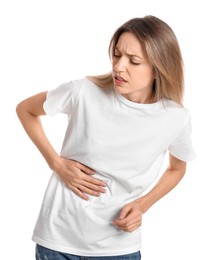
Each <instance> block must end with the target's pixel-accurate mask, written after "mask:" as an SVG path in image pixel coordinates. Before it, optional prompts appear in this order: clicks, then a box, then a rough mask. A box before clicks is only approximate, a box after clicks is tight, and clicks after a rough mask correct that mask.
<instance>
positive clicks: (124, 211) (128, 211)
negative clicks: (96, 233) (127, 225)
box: [119, 205, 131, 220]
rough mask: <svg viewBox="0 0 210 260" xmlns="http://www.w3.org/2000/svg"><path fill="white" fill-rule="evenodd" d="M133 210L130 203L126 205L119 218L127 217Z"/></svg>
mask: <svg viewBox="0 0 210 260" xmlns="http://www.w3.org/2000/svg"><path fill="white" fill-rule="evenodd" d="M130 211H131V206H130V205H126V206H125V207H123V208H122V210H121V212H120V215H119V219H120V220H121V219H124V218H126V216H127V215H128V214H129V213H130Z"/></svg>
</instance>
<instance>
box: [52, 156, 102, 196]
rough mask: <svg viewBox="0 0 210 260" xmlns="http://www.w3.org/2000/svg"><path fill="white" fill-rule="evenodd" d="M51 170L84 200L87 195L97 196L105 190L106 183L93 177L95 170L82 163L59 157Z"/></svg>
mask: <svg viewBox="0 0 210 260" xmlns="http://www.w3.org/2000/svg"><path fill="white" fill-rule="evenodd" d="M53 170H54V171H55V172H56V173H57V174H58V175H59V177H60V178H61V179H62V181H63V182H64V183H65V184H66V186H67V187H68V188H70V189H71V190H72V191H73V192H74V193H75V194H76V195H77V196H79V197H80V198H82V199H84V200H88V196H87V195H92V196H96V197H98V196H100V194H101V193H104V192H105V189H104V187H106V183H105V182H103V181H101V180H99V179H97V178H95V177H93V175H94V173H95V171H94V170H93V169H91V168H89V167H87V166H85V165H83V164H82V163H79V162H77V161H74V160H69V159H64V158H60V160H59V162H58V163H56V166H55V167H54V169H53Z"/></svg>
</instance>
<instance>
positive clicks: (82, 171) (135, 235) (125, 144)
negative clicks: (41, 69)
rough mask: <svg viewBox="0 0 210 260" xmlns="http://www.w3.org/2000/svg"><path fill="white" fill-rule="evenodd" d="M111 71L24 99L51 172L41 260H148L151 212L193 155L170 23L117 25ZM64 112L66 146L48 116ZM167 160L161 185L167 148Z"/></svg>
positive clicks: (29, 128)
mask: <svg viewBox="0 0 210 260" xmlns="http://www.w3.org/2000/svg"><path fill="white" fill-rule="evenodd" d="M109 53H110V58H111V61H112V72H111V73H108V74H105V75H101V76H91V77H87V78H84V79H79V80H73V81H70V82H68V83H64V84H62V85H60V86H59V87H58V88H56V89H54V90H50V91H48V92H42V93H39V94H37V95H35V96H32V97H29V98H28V99H26V100H24V101H22V102H20V104H18V106H17V114H18V116H19V119H20V121H21V123H22V125H23V127H24V129H25V131H26V132H27V134H28V135H29V137H30V138H31V140H32V141H33V142H34V144H35V145H36V147H37V148H38V149H39V151H40V152H41V154H42V155H43V157H44V158H45V160H46V162H47V163H48V165H49V167H50V168H51V169H52V171H53V173H52V176H51V179H50V182H49V185H48V187H47V190H46V194H45V197H44V200H43V204H42V208H41V211H40V214H39V217H38V220H37V223H36V226H35V229H34V233H33V241H35V242H36V244H37V246H36V259H83V258H82V257H85V259H92V258H93V259H141V254H140V249H141V223H142V216H143V214H144V213H145V212H146V211H147V210H148V209H149V208H150V207H151V206H152V205H153V204H154V203H156V202H157V201H158V200H160V199H161V198H162V197H163V196H164V195H166V194H167V193H168V192H170V191H171V190H172V189H173V188H174V187H175V186H176V185H177V184H178V183H179V181H180V180H181V179H182V177H183V176H184V174H185V171H186V162H187V161H191V160H193V159H194V151H193V148H192V142H191V126H190V114H189V111H188V110H187V109H186V108H185V107H184V106H183V105H182V98H183V90H184V87H183V64H182V56H181V52H180V48H179V45H178V42H177V39H176V36H175V35H174V33H173V31H172V30H171V28H170V27H169V26H168V25H167V24H166V23H165V22H163V21H162V20H160V19H158V18H157V17H154V16H146V17H143V18H134V19H131V20H129V21H127V22H126V23H125V24H123V25H122V26H120V27H119V28H118V29H117V30H116V32H115V33H114V35H113V37H112V39H111V42H110V46H109ZM56 113H65V114H67V115H68V120H69V121H68V127H67V130H66V135H65V138H64V142H63V146H62V150H61V154H60V155H59V154H57V152H56V151H55V150H54V149H53V147H52V145H51V144H50V142H49V140H48V139H47V136H46V135H45V133H44V130H43V128H42V125H41V121H40V116H43V115H46V114H47V115H55V114H56ZM167 151H168V152H169V162H168V167H167V169H166V170H165V172H164V173H163V174H162V176H161V177H160V179H159V180H158V182H157V184H155V185H154V187H153V188H152V189H151V190H150V191H147V192H146V190H147V188H148V187H149V186H150V185H151V184H153V183H154V181H155V180H156V179H157V177H158V176H159V171H160V168H161V166H162V163H163V159H164V156H165V154H166V152H167Z"/></svg>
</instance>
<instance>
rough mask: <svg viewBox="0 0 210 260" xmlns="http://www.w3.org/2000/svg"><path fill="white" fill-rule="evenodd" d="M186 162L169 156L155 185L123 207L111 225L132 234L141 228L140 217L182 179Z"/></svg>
mask: <svg viewBox="0 0 210 260" xmlns="http://www.w3.org/2000/svg"><path fill="white" fill-rule="evenodd" d="M185 171H186V162H184V161H181V160H179V159H177V158H175V157H174V156H172V155H170V156H169V166H168V168H167V169H166V171H165V172H164V174H163V175H162V176H161V178H160V179H159V181H158V182H157V184H156V185H155V186H154V187H153V189H151V191H149V192H148V193H147V194H145V195H144V196H143V197H141V198H139V199H137V200H135V201H133V202H131V203H129V204H127V205H126V206H124V207H123V208H122V210H121V212H120V214H119V217H118V218H117V219H115V220H114V221H113V224H114V225H115V226H116V227H117V228H118V229H121V230H124V231H127V232H132V231H134V230H136V229H137V228H139V227H140V226H141V222H142V215H143V214H144V213H145V212H146V211H147V210H148V209H149V208H150V207H151V206H152V205H153V204H154V203H156V202H157V201H158V200H160V199H161V198H162V197H163V196H165V195H166V194H167V193H168V192H170V191H171V190H172V189H173V188H174V187H175V186H176V185H177V184H178V183H179V182H180V180H181V179H182V178H183V176H184V174H185Z"/></svg>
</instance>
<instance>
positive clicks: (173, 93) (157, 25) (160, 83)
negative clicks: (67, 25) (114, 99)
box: [87, 15, 184, 105]
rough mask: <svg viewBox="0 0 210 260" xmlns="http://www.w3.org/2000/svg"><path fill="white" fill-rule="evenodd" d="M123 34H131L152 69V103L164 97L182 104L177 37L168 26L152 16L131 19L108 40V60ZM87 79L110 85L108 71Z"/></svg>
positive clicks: (181, 80) (182, 91)
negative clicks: (153, 99)
mask: <svg viewBox="0 0 210 260" xmlns="http://www.w3.org/2000/svg"><path fill="white" fill-rule="evenodd" d="M124 32H131V33H133V34H134V35H135V36H136V38H137V39H138V40H139V42H140V44H141V46H142V49H143V51H144V53H145V55H146V57H147V58H148V60H149V62H150V63H151V64H152V66H153V69H154V72H155V80H154V84H153V94H154V97H155V101H158V100H161V99H163V98H167V99H171V100H173V101H175V102H176V103H178V104H180V105H182V101H183V94H184V73H183V60H182V55H181V51H180V47H179V43H178V41H177V38H176V35H175V34H174V32H173V31H172V29H171V28H170V27H169V25H168V24H166V23H165V22H164V21H162V20H160V19H159V18H157V17H155V16H151V15H149V16H145V17H143V18H133V19H130V20H129V21H127V22H126V23H124V24H123V25H121V26H120V27H119V28H118V29H117V30H116V31H115V33H114V34H113V36H112V38H111V41H110V45H109V56H110V58H111V59H112V57H113V55H114V51H115V47H116V45H117V42H118V40H119V38H120V36H121V35H122V33H124ZM87 78H88V79H89V80H91V81H92V82H94V83H95V84H96V85H98V86H100V87H110V86H113V78H112V73H111V72H110V73H107V74H103V75H98V76H88V77H87Z"/></svg>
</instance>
